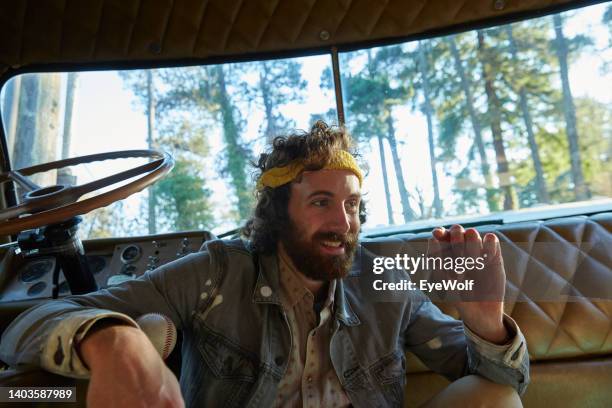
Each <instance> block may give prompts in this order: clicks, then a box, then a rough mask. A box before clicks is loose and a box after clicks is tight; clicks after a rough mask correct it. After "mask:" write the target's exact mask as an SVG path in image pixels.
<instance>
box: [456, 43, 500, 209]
mask: <svg viewBox="0 0 612 408" xmlns="http://www.w3.org/2000/svg"><path fill="white" fill-rule="evenodd" d="M446 41H447V42H448V45H449V47H450V50H451V53H452V55H453V60H454V62H455V70H456V71H457V73H458V74H459V79H460V80H461V88H462V89H463V93H464V95H465V104H466V107H467V110H468V114H469V116H470V122H471V123H472V129H473V130H474V142H475V144H476V148H477V149H478V156H479V157H480V171H481V172H482V175H483V177H484V179H485V189H486V194H487V205H488V207H489V211H490V212H496V211H499V204H498V202H497V197H496V195H495V187H493V177H492V175H491V167H490V166H489V160H488V159H487V154H486V150H485V146H484V141H483V139H482V128H481V127H480V121H479V120H478V115H477V114H476V108H474V96H473V95H472V89H471V87H470V83H469V81H468V78H467V74H466V72H465V69H464V68H463V63H462V62H461V56H460V55H459V50H458V49H457V45H456V44H455V40H454V39H452V38H451V37H447V40H446Z"/></svg>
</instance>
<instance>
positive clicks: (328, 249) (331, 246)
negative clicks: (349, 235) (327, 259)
mask: <svg viewBox="0 0 612 408" xmlns="http://www.w3.org/2000/svg"><path fill="white" fill-rule="evenodd" d="M321 248H322V249H323V252H325V253H328V254H330V255H342V254H344V243H343V242H342V241H331V240H324V241H321Z"/></svg>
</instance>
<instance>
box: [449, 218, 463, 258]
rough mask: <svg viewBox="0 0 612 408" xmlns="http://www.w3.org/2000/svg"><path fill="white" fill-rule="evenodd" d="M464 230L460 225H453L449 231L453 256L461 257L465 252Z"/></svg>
mask: <svg viewBox="0 0 612 408" xmlns="http://www.w3.org/2000/svg"><path fill="white" fill-rule="evenodd" d="M464 232H465V231H464V229H463V227H462V226H461V225H457V224H455V225H453V226H452V227H451V229H450V244H451V250H452V251H453V255H454V256H463V253H464V251H465V240H464V237H463V234H464Z"/></svg>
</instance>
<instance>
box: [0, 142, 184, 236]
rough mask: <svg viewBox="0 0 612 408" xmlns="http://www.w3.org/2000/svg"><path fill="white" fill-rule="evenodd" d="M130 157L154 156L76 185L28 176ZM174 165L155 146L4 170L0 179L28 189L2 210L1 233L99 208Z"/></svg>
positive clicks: (0, 211) (63, 218)
mask: <svg viewBox="0 0 612 408" xmlns="http://www.w3.org/2000/svg"><path fill="white" fill-rule="evenodd" d="M127 158H149V159H152V160H151V161H150V162H148V163H146V164H143V165H140V166H138V167H134V168H131V169H129V170H125V171H122V172H120V173H116V174H113V175H111V176H108V177H104V178H101V179H98V180H94V181H92V182H89V183H85V184H82V185H76V186H67V185H59V184H58V185H53V186H48V187H40V186H38V185H36V184H35V183H33V182H32V181H31V180H30V179H28V178H27V176H31V175H33V174H37V173H42V172H45V171H49V170H55V169H61V168H63V167H68V166H74V165H77V164H85V163H93V162H98V161H104V160H113V159H127ZM173 166H174V160H173V159H172V157H171V156H170V155H169V154H168V153H165V152H159V151H156V150H122V151H118V152H108V153H99V154H92V155H87V156H80V157H74V158H69V159H64V160H58V161H54V162H49V163H44V164H39V165H36V166H32V167H26V168H23V169H20V170H12V171H8V172H4V173H2V174H0V183H3V182H5V181H9V180H12V181H14V182H15V183H17V184H18V185H19V186H21V187H22V188H23V189H24V190H25V191H26V194H25V195H24V197H23V199H22V202H21V203H20V204H18V205H15V206H12V207H9V208H6V209H4V210H0V235H10V234H15V233H18V232H20V231H23V230H26V229H31V228H36V227H40V226H43V225H48V224H53V223H57V222H61V221H65V220H67V219H69V218H71V217H74V216H76V215H81V214H85V213H87V212H89V211H91V210H94V209H96V208H100V207H105V206H107V205H109V204H111V203H113V202H115V201H119V200H123V199H124V198H127V197H129V196H130V195H132V194H134V193H137V192H138V191H141V190H142V189H144V188H145V187H147V186H149V185H150V184H152V183H154V182H155V181H157V180H159V179H160V178H162V177H163V176H164V175H166V173H168V172H169V171H170V170H171V169H172V167H173ZM141 174H142V177H139V178H138V179H136V180H133V181H131V182H129V183H127V184H125V185H122V186H120V187H117V188H114V189H112V190H110V191H107V192H105V193H102V194H99V195H96V196H94V197H90V198H87V199H84V200H81V201H78V200H79V198H81V197H82V196H83V195H85V194H88V193H91V192H93V191H96V190H100V189H101V188H104V187H108V186H111V185H113V184H115V183H119V182H121V181H125V180H127V179H130V178H132V177H136V176H139V175H141Z"/></svg>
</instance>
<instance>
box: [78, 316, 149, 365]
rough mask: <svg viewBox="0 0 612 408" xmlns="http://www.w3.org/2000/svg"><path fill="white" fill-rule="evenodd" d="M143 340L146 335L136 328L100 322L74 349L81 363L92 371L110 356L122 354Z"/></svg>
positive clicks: (115, 322)
mask: <svg viewBox="0 0 612 408" xmlns="http://www.w3.org/2000/svg"><path fill="white" fill-rule="evenodd" d="M143 339H144V340H146V335H145V334H144V333H143V332H142V331H141V330H140V329H138V328H136V327H133V326H128V325H126V324H122V323H121V322H118V321H116V320H113V321H108V322H107V321H101V322H100V323H96V325H94V326H93V327H92V328H91V329H90V331H89V332H88V333H87V335H86V336H85V337H84V338H83V340H81V341H80V342H79V343H78V344H77V345H76V349H77V352H78V354H79V355H80V356H81V359H82V360H83V363H85V365H86V366H87V367H89V368H90V369H93V368H94V367H96V366H99V365H101V364H104V363H105V362H108V361H109V357H110V356H111V355H114V357H117V356H116V354H117V353H121V354H124V352H126V351H128V350H130V349H131V348H132V347H133V346H132V344H139V343H141V342H142V341H143ZM137 347H138V346H137ZM128 354H129V353H128Z"/></svg>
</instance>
